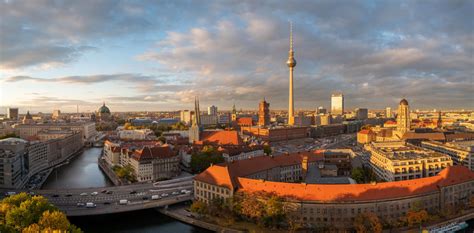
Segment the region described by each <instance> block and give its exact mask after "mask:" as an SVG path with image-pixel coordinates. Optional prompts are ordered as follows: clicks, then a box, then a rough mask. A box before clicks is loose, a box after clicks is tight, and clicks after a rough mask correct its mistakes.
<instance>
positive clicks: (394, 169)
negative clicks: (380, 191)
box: [364, 142, 453, 181]
mask: <svg viewBox="0 0 474 233" xmlns="http://www.w3.org/2000/svg"><path fill="white" fill-rule="evenodd" d="M364 148H365V150H367V151H369V152H370V166H371V167H372V169H373V171H374V172H375V174H376V175H377V177H378V178H379V179H381V180H385V181H399V180H411V179H419V178H422V177H430V176H434V175H436V174H438V173H439V172H440V171H441V170H443V169H445V168H446V167H449V166H452V165H453V161H452V160H451V158H450V157H449V156H447V155H444V154H441V153H437V152H433V151H430V150H426V149H423V148H420V147H414V146H411V145H407V144H405V143H403V142H372V143H370V144H366V145H365V146H364Z"/></svg>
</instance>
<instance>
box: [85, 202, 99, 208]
mask: <svg viewBox="0 0 474 233" xmlns="http://www.w3.org/2000/svg"><path fill="white" fill-rule="evenodd" d="M96 206H97V205H96V204H94V203H92V202H87V203H86V208H95V207H96Z"/></svg>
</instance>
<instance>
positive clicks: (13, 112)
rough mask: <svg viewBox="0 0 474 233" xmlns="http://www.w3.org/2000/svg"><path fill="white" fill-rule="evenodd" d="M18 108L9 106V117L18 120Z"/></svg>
mask: <svg viewBox="0 0 474 233" xmlns="http://www.w3.org/2000/svg"><path fill="white" fill-rule="evenodd" d="M18 117H19V114H18V108H7V118H8V119H10V120H14V121H16V120H18V119H19V118H18Z"/></svg>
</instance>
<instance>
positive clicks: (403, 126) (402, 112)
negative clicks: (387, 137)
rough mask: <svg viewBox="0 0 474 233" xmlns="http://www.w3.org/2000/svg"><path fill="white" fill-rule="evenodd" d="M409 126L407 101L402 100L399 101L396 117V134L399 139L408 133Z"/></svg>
mask: <svg viewBox="0 0 474 233" xmlns="http://www.w3.org/2000/svg"><path fill="white" fill-rule="evenodd" d="M410 124H411V120H410V108H409V106H408V101H407V100H406V99H402V100H401V101H400V105H398V115H397V132H398V133H399V134H400V137H402V136H403V134H405V133H406V132H408V131H410V129H411V125H410Z"/></svg>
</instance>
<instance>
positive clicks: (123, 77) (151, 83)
mask: <svg viewBox="0 0 474 233" xmlns="http://www.w3.org/2000/svg"><path fill="white" fill-rule="evenodd" d="M167 77H168V75H159V76H146V75H141V74H104V75H87V76H67V77H59V78H35V77H30V76H12V77H8V78H5V79H4V80H3V81H4V82H5V83H14V82H21V81H34V82H46V83H69V84H95V83H102V82H127V83H131V84H133V85H134V86H136V87H137V88H138V90H140V91H146V92H149V91H153V90H155V89H156V88H158V87H163V86H169V88H170V90H172V89H173V88H175V86H179V85H172V84H167V82H169V79H168V78H167Z"/></svg>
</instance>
